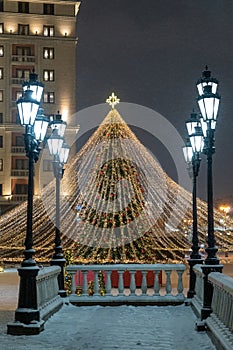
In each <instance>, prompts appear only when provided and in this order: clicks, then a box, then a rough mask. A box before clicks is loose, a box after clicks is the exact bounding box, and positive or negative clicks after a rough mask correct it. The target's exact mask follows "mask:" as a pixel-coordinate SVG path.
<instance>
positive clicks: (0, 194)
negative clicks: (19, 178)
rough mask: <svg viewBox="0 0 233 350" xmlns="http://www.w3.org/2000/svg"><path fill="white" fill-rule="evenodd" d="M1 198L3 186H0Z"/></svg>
mask: <svg viewBox="0 0 233 350" xmlns="http://www.w3.org/2000/svg"><path fill="white" fill-rule="evenodd" d="M0 196H2V184H0Z"/></svg>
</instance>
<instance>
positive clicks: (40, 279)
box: [36, 266, 63, 321]
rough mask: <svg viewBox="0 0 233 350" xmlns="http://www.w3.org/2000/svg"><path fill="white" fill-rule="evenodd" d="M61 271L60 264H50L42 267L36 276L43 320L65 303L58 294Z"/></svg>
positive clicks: (39, 306) (39, 305) (38, 300)
mask: <svg viewBox="0 0 233 350" xmlns="http://www.w3.org/2000/svg"><path fill="white" fill-rule="evenodd" d="M60 271H61V269H60V267H59V266H48V267H44V268H41V269H40V270H39V272H38V275H37V277H36V288H37V305H38V309H39V311H40V318H41V319H42V320H45V321H46V320H47V319H48V318H49V317H50V316H51V315H52V314H54V313H55V312H56V311H58V310H59V309H60V308H61V306H62V305H63V301H62V299H61V297H60V296H59V295H58V290H59V288H58V280H57V278H58V275H59V273H60Z"/></svg>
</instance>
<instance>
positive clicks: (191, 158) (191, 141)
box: [183, 112, 203, 298]
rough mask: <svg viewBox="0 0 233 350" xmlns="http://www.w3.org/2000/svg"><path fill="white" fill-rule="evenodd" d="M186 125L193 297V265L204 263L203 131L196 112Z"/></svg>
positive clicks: (192, 292)
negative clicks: (200, 209)
mask: <svg viewBox="0 0 233 350" xmlns="http://www.w3.org/2000/svg"><path fill="white" fill-rule="evenodd" d="M186 127H187V131H188V135H189V138H188V140H187V142H186V145H185V146H184V147H183V152H184V158H185V161H186V163H187V164H188V166H192V179H193V193H192V195H193V211H192V214H193V232H192V246H191V249H192V252H191V254H190V259H189V260H188V262H189V266H190V278H189V290H188V294H187V297H188V298H193V296H194V295H195V283H196V275H195V272H194V271H193V266H194V265H196V264H200V263H202V259H201V255H200V253H199V249H200V247H199V242H198V229H197V176H198V173H199V168H200V162H201V158H200V153H201V151H202V148H203V133H202V130H201V127H200V119H199V117H198V115H197V114H196V113H194V112H193V113H191V116H190V118H189V119H188V120H187V121H186Z"/></svg>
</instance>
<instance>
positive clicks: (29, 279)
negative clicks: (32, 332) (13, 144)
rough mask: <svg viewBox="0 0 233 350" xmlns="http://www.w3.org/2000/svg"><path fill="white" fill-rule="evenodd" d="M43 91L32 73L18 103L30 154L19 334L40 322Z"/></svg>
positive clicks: (12, 327)
mask: <svg viewBox="0 0 233 350" xmlns="http://www.w3.org/2000/svg"><path fill="white" fill-rule="evenodd" d="M42 93H43V84H42V83H40V82H38V81H37V74H35V73H34V72H33V73H32V74H30V80H29V82H25V83H24V84H23V95H22V97H20V98H19V99H18V100H17V102H16V104H17V109H18V115H19V118H20V123H21V125H22V126H24V127H25V134H24V142H25V151H26V156H27V157H28V201H27V228H26V239H25V250H24V252H23V253H24V260H23V261H22V263H21V266H20V268H19V269H18V273H19V277H20V286H19V298H18V308H17V310H16V312H15V325H14V324H13V325H12V324H11V325H10V324H9V325H8V333H9V334H16V333H17V330H15V328H18V329H19V328H20V325H22V328H25V325H29V324H30V323H31V322H32V321H33V322H34V323H35V321H38V323H39V322H40V314H39V310H38V309H37V290H36V276H37V274H38V272H39V267H38V266H37V264H36V262H35V260H34V258H33V256H34V254H35V250H34V249H33V232H32V227H33V192H34V163H35V162H37V160H38V159H39V153H40V143H41V142H42V141H43V140H44V137H45V134H46V130H47V127H48V124H49V120H48V118H46V117H45V116H44V115H43V114H42V110H41V109H40V108H39V107H40V101H41V96H42ZM30 326H31V325H30ZM31 327H32V326H31ZM35 327H38V325H35ZM19 332H20V331H19ZM24 334H25V333H24Z"/></svg>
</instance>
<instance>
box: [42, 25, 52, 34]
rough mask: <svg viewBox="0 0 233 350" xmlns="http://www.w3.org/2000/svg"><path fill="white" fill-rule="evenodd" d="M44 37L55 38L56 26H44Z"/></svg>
mask: <svg viewBox="0 0 233 350" xmlns="http://www.w3.org/2000/svg"><path fill="white" fill-rule="evenodd" d="M44 36H54V26H44Z"/></svg>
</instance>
